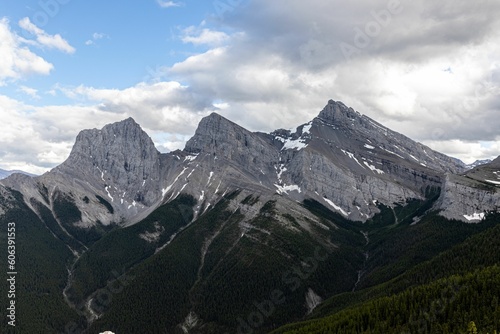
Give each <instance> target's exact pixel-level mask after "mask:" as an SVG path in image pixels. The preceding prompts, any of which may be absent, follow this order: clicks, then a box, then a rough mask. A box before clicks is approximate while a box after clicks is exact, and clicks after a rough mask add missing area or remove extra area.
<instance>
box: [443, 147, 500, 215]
mask: <svg viewBox="0 0 500 334" xmlns="http://www.w3.org/2000/svg"><path fill="white" fill-rule="evenodd" d="M439 204H440V208H441V209H442V215H443V216H445V217H448V218H453V219H460V220H465V221H471V222H478V221H481V220H482V219H483V218H484V215H485V214H486V213H488V212H491V211H493V212H498V211H500V157H498V158H497V159H495V160H493V161H492V162H490V163H487V164H482V165H480V166H478V167H476V168H474V169H472V170H470V171H468V172H467V173H465V174H463V175H448V176H447V177H446V182H445V187H444V191H443V193H442V194H441V198H440V201H439Z"/></svg>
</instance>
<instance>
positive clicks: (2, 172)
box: [0, 168, 36, 180]
mask: <svg viewBox="0 0 500 334" xmlns="http://www.w3.org/2000/svg"><path fill="white" fill-rule="evenodd" d="M15 173H20V174H25V175H28V176H36V175H34V174H30V173H26V172H23V171H22V170H5V169H1V168H0V180H2V179H5V178H7V177H9V176H11V175H12V174H15Z"/></svg>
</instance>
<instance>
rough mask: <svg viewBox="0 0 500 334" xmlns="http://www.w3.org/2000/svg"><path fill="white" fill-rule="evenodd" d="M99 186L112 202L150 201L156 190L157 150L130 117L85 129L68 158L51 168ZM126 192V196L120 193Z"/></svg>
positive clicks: (155, 195)
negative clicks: (98, 128) (83, 177)
mask: <svg viewBox="0 0 500 334" xmlns="http://www.w3.org/2000/svg"><path fill="white" fill-rule="evenodd" d="M54 172H56V173H62V174H66V175H71V176H74V177H77V178H78V177H81V176H82V175H85V181H89V182H91V183H94V185H95V186H96V187H99V186H102V183H103V182H104V183H105V186H104V188H107V190H105V193H106V195H107V199H108V200H110V201H111V202H113V203H114V202H115V201H120V199H121V198H127V199H128V200H130V199H132V200H133V201H136V203H141V204H143V205H146V206H149V205H152V204H153V203H154V202H155V201H156V200H157V199H158V194H159V189H158V188H159V187H158V184H159V182H160V153H159V152H158V151H157V150H156V148H155V146H154V143H153V141H152V140H151V138H150V137H149V136H148V135H147V134H146V133H145V132H144V131H143V130H142V129H141V127H140V126H139V125H138V124H137V123H136V122H135V121H134V120H133V119H132V118H129V119H126V120H124V121H122V122H119V123H114V124H110V125H107V126H105V127H104V128H103V129H102V130H96V129H93V130H84V131H82V132H81V133H80V134H79V135H78V137H77V138H76V143H75V145H74V146H73V150H72V151H71V154H70V156H69V158H68V159H67V160H66V161H65V162H64V163H63V164H61V165H60V166H58V167H56V169H55V170H54ZM123 194H125V196H123Z"/></svg>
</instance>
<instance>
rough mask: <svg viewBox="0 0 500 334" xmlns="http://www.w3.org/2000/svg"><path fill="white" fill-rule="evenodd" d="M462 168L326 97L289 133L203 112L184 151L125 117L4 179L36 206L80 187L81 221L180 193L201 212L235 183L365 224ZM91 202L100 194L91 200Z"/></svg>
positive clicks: (129, 217)
mask: <svg viewBox="0 0 500 334" xmlns="http://www.w3.org/2000/svg"><path fill="white" fill-rule="evenodd" d="M466 170H467V166H466V165H465V164H464V163H462V162H461V161H459V160H458V159H455V158H450V157H448V156H446V155H444V154H442V153H439V152H436V151H434V150H432V149H430V148H429V147H427V146H424V145H422V144H420V143H418V142H415V141H413V140H411V139H410V138H408V137H406V136H404V135H402V134H400V133H397V132H395V131H392V130H390V129H388V128H386V127H385V126H383V125H381V124H379V123H377V122H376V121H374V120H372V119H371V118H369V117H367V116H365V115H362V114H361V113H359V112H357V111H355V110H354V109H352V108H349V107H347V106H346V105H345V104H344V103H342V102H340V101H334V100H329V101H328V104H327V105H326V106H325V107H324V108H323V109H322V110H321V111H320V113H319V114H318V116H317V117H315V118H314V119H313V120H311V121H310V122H308V123H305V124H302V125H299V126H297V128H296V129H295V132H294V133H292V132H291V131H290V130H283V129H278V130H275V131H273V132H271V133H261V132H251V131H249V130H247V129H245V128H243V127H241V126H240V125H238V124H236V123H234V122H232V121H230V120H228V119H226V118H225V117H223V116H221V115H219V114H217V113H211V114H210V115H209V116H206V117H204V118H203V119H202V120H201V121H200V123H199V125H198V127H197V129H196V132H195V134H194V135H193V137H192V138H191V139H189V140H188V142H187V143H186V145H185V148H184V149H183V150H179V151H174V152H170V153H163V154H161V153H159V152H158V151H157V149H156V148H155V146H154V143H153V142H152V140H151V139H150V137H149V136H148V135H147V133H145V132H144V131H143V130H142V128H141V127H140V125H139V124H137V122H135V120H134V119H133V118H127V119H125V120H123V121H121V122H116V123H113V124H109V125H106V126H105V127H104V128H103V129H101V130H98V129H92V130H83V131H82V132H80V134H79V135H78V136H77V139H76V141H75V145H74V147H73V149H72V151H71V153H70V155H69V157H68V159H67V160H66V161H65V162H63V163H62V164H61V165H59V166H57V167H56V168H54V169H53V170H52V171H51V172H49V173H46V174H44V175H43V176H41V177H39V178H35V179H34V180H27V179H24V178H13V179H7V180H4V181H2V182H3V184H5V185H8V186H11V187H13V188H14V189H22V192H24V193H27V194H29V195H28V196H29V197H33V198H35V199H36V200H37V201H39V202H42V203H43V202H44V200H43V196H42V195H41V194H39V191H38V190H37V189H38V188H40V187H42V186H41V185H40V184H43V185H44V186H46V187H47V185H49V186H48V187H47V188H51V187H52V188H53V190H54V189H56V188H57V189H60V190H61V191H62V192H64V193H72V192H73V193H75V192H77V193H80V195H75V194H74V195H75V196H73V197H74V198H73V201H75V203H77V206H78V207H79V208H81V211H82V212H85V213H86V214H85V215H84V217H83V218H82V226H88V227H91V226H92V225H95V221H100V222H101V223H104V224H106V225H107V224H110V223H120V222H121V224H124V223H127V222H130V221H137V220H138V219H139V218H141V217H144V216H145V215H146V214H147V213H148V212H151V211H152V210H154V208H156V207H158V206H159V205H161V203H163V202H164V201H170V200H172V199H174V198H176V197H177V196H179V194H181V193H182V192H185V193H189V194H191V195H193V196H194V197H195V198H198V199H200V201H201V202H202V203H201V204H200V207H199V208H198V210H197V212H198V213H200V212H199V211H200V210H202V209H203V210H205V209H206V206H212V205H214V204H215V203H216V202H217V201H218V200H220V199H221V198H222V195H223V193H224V192H228V191H234V190H236V189H241V188H248V189H253V190H254V191H256V192H258V193H261V194H263V193H268V195H271V194H273V193H278V194H281V195H284V196H288V197H289V198H290V199H292V200H295V201H303V200H305V199H307V198H312V199H315V200H317V201H320V202H322V203H324V204H326V205H329V206H330V207H332V208H333V209H334V210H336V211H337V212H339V213H340V214H342V215H344V216H346V217H348V218H350V219H353V220H360V221H366V220H367V219H369V218H370V217H372V216H373V215H374V214H376V213H378V212H380V210H379V208H378V207H377V206H378V204H383V205H385V206H389V207H392V206H394V205H395V204H397V203H404V202H406V201H407V200H410V199H419V200H423V199H424V198H425V196H426V192H427V189H428V188H429V187H430V188H441V187H443V185H444V184H445V183H446V182H447V181H448V182H450V180H451V179H453V178H451V177H446V174H450V173H451V174H453V175H455V174H461V173H463V172H465V171H466ZM36 184H38V185H36ZM51 184H52V186H50V185H51ZM54 184H55V185H56V186H55V188H54V186H53V185H54ZM78 189H80V190H78ZM222 189H223V191H221V190H222ZM77 190H78V191H77ZM474 191H475V190H474ZM87 192H91V193H96V194H98V196H99V197H100V198H101V199H104V200H105V201H106V202H109V205H110V206H112V207H113V213H111V212H110V210H108V209H107V208H106V205H104V206H103V205H91V206H90V207H89V206H88V205H87V204H88V203H85V201H86V200H85V196H86V195H85V194H86V193H87ZM45 202H47V201H45ZM49 202H50V201H49ZM99 202H103V201H102V200H95V199H94V200H93V202H92V203H94V204H102V203H99ZM203 202H204V203H205V204H203ZM442 202H443V203H444V202H445V201H442ZM474 204H475V205H476V204H477V203H474ZM46 205H48V206H50V203H46ZM476 206H477V205H476ZM443 209H444V210H445V211H446V209H447V208H446V207H443ZM470 211H471V209H468V208H467V206H466V207H465V211H464V212H463V214H460V215H454V218H458V219H461V220H464V217H463V215H471V214H473V212H470ZM445 214H446V213H445ZM135 216H137V217H138V218H134V217H135ZM93 222H94V223H93Z"/></svg>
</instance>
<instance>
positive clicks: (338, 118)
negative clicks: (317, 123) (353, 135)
mask: <svg viewBox="0 0 500 334" xmlns="http://www.w3.org/2000/svg"><path fill="white" fill-rule="evenodd" d="M359 117H361V114H360V113H359V112H357V111H355V110H354V109H352V108H350V107H347V106H346V105H345V104H344V103H342V102H340V101H334V100H329V101H328V104H327V105H326V106H325V108H323V110H322V111H321V112H320V113H319V115H318V118H319V119H321V120H323V121H325V122H326V123H330V124H338V125H340V124H345V123H347V122H352V121H354V120H356V119H358V118H359Z"/></svg>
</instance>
